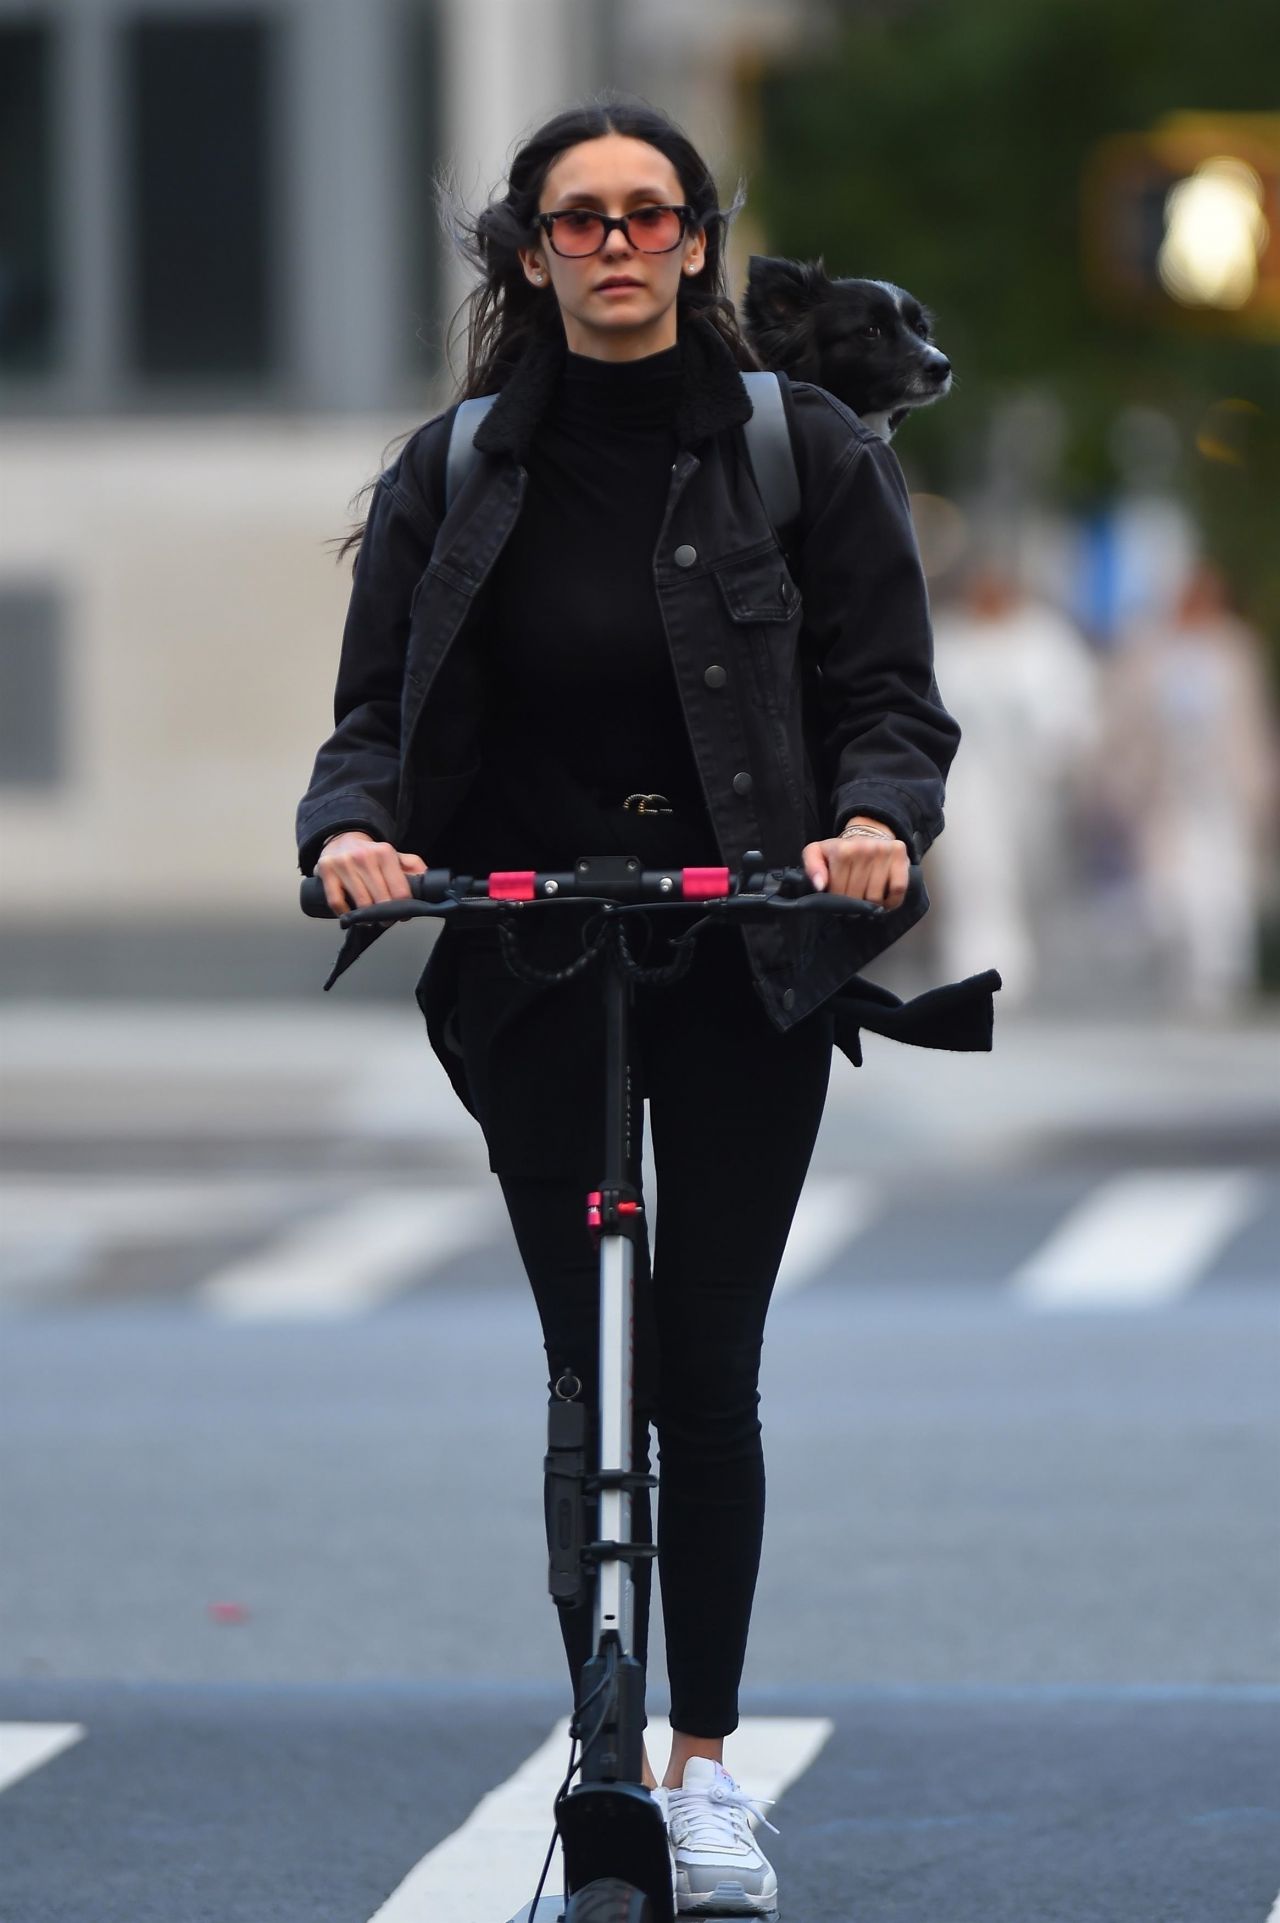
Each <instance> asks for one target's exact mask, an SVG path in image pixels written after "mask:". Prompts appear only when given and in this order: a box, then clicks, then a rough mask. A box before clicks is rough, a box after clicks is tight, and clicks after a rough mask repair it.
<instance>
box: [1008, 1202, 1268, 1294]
mask: <svg viewBox="0 0 1280 1923" xmlns="http://www.w3.org/2000/svg"><path fill="white" fill-rule="evenodd" d="M1262 1199H1263V1188H1262V1183H1261V1180H1260V1178H1259V1176H1258V1175H1257V1174H1256V1173H1255V1172H1254V1171H1252V1170H1249V1169H1175V1170H1169V1171H1166V1170H1150V1171H1136V1172H1134V1173H1132V1174H1129V1175H1118V1176H1115V1177H1114V1178H1113V1179H1112V1180H1110V1181H1107V1182H1102V1183H1100V1184H1099V1185H1098V1187H1097V1188H1094V1189H1092V1190H1090V1192H1089V1194H1088V1195H1086V1196H1084V1197H1082V1199H1081V1200H1080V1202H1079V1203H1078V1204H1077V1205H1076V1207H1075V1208H1074V1209H1072V1210H1071V1211H1070V1212H1069V1213H1068V1214H1067V1215H1066V1216H1065V1217H1064V1218H1063V1220H1062V1221H1061V1222H1059V1223H1058V1225H1057V1227H1056V1228H1055V1229H1054V1230H1053V1232H1052V1234H1051V1235H1050V1236H1049V1237H1048V1239H1047V1240H1046V1241H1045V1242H1043V1243H1042V1244H1041V1245H1040V1247H1039V1248H1038V1249H1036V1250H1035V1252H1034V1253H1033V1254H1032V1255H1031V1256H1029V1257H1028V1258H1027V1260H1026V1261H1025V1262H1023V1263H1022V1264H1021V1266H1020V1267H1019V1268H1017V1269H1015V1270H1014V1272H1013V1274H1012V1276H1011V1277H1010V1281H1011V1284H1012V1287H1013V1292H1014V1295H1015V1297H1016V1298H1017V1299H1018V1300H1019V1301H1020V1302H1021V1303H1022V1305H1023V1306H1025V1307H1026V1308H1030V1309H1075V1308H1145V1307H1149V1306H1151V1305H1152V1304H1154V1303H1160V1302H1167V1301H1169V1300H1171V1299H1172V1298H1173V1297H1174V1296H1178V1295H1182V1294H1184V1293H1185V1292H1186V1291H1187V1290H1188V1289H1189V1288H1191V1286H1192V1285H1193V1283H1194V1282H1195V1281H1196V1279H1197V1278H1198V1277H1199V1276H1200V1275H1202V1274H1203V1273H1204V1271H1205V1269H1206V1268H1207V1267H1208V1266H1209V1264H1210V1262H1212V1260H1213V1258H1214V1256H1215V1255H1216V1254H1217V1253H1218V1251H1219V1250H1220V1249H1221V1248H1222V1246H1223V1244H1224V1243H1225V1242H1226V1240H1227V1238H1228V1237H1229V1236H1231V1235H1234V1234H1235V1232H1236V1230H1237V1229H1239V1228H1240V1227H1241V1226H1242V1225H1243V1224H1244V1223H1245V1222H1247V1221H1248V1219H1249V1217H1250V1216H1251V1215H1252V1214H1253V1213H1254V1212H1255V1211H1256V1210H1257V1209H1258V1208H1259V1207H1260V1206H1261V1204H1262Z"/></svg>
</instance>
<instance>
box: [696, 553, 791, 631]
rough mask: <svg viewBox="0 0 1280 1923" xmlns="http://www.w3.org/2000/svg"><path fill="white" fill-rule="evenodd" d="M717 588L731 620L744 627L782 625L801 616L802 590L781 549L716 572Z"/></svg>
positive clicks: (724, 564) (725, 565) (726, 565)
mask: <svg viewBox="0 0 1280 1923" xmlns="http://www.w3.org/2000/svg"><path fill="white" fill-rule="evenodd" d="M715 577H716V586H717V587H718V588H719V590H720V593H721V595H722V597H723V599H724V605H725V609H726V611H727V613H728V615H729V619H730V620H731V621H735V622H738V623H740V624H741V625H742V626H744V627H754V626H756V625H757V624H761V625H764V626H770V627H772V626H775V625H780V624H782V623H784V622H789V621H792V620H794V619H795V618H796V617H797V616H798V615H799V613H800V590H799V588H798V587H797V586H796V584H795V582H794V581H793V580H792V578H791V575H790V574H789V573H788V571H787V564H786V562H785V561H784V560H783V558H782V552H781V550H780V549H779V548H776V547H775V548H767V549H765V550H764V551H763V552H762V553H758V554H750V555H747V556H745V557H744V558H742V559H739V560H732V561H724V562H722V563H721V565H720V566H719V567H718V568H717V569H716V570H715Z"/></svg>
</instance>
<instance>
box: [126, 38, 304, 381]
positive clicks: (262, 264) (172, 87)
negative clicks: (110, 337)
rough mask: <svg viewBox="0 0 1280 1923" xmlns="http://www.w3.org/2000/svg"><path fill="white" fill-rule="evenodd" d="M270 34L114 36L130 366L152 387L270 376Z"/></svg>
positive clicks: (273, 214) (274, 232)
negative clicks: (153, 381)
mask: <svg viewBox="0 0 1280 1923" xmlns="http://www.w3.org/2000/svg"><path fill="white" fill-rule="evenodd" d="M274 53H275V46H274V41H273V35H272V30H271V25H270V23H269V22H268V21H267V20H265V19H262V18H254V17H252V16H249V17H246V16H244V15H236V16H233V17H231V18H228V19H210V18H195V19H187V20H174V19H167V20H143V21H138V22H136V23H134V24H133V25H132V26H131V27H130V28H129V29H128V32H127V34H126V36H125V73H126V79H127V85H128V89H129V99H128V106H127V110H126V116H125V119H126V125H127V127H128V130H129V141H130V145H129V153H128V168H127V183H128V184H127V195H128V206H129V212H130V237H131V245H130V267H131V273H130V288H131V299H132V314H131V321H132V330H131V339H132V357H133V362H134V366H135V368H136V371H137V372H138V373H139V374H141V375H143V376H151V377H160V378H165V377H179V378H182V377H196V378H199V377H202V376H213V377H218V376H233V377H236V376H238V377H243V376H245V375H249V376H268V375H271V374H272V373H274V372H275V369H276V364H277V356H278V343H277V338H276V333H277V326H276V323H277V315H276V311H275V301H274V299H273V291H274V287H273V280H274V277H273V261H274V260H275V258H277V257H278V253H279V247H280V231H279V229H280V222H279V218H278V203H277V196H276V192H275V188H276V180H275V174H276V162H275V146H274V142H273V141H272V138H271V130H272V123H273V120H276V119H278V115H277V114H276V113H275V112H274V108H275V100H274V95H275V92H276V88H275V62H274V58H273V56H274Z"/></svg>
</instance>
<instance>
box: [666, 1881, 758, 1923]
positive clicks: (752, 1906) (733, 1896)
mask: <svg viewBox="0 0 1280 1923" xmlns="http://www.w3.org/2000/svg"><path fill="white" fill-rule="evenodd" d="M676 1914H677V1916H713V1917H714V1916H725V1917H730V1916H754V1917H759V1918H760V1923H779V1919H778V1909H777V1900H776V1898H774V1897H764V1898H760V1897H752V1896H748V1895H747V1892H746V1891H745V1890H744V1889H743V1887H742V1885H741V1883H717V1884H716V1887H715V1888H714V1890H703V1891H701V1892H700V1893H699V1894H698V1895H697V1896H688V1895H686V1894H684V1893H683V1892H677V1894H676Z"/></svg>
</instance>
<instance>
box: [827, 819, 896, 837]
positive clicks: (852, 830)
mask: <svg viewBox="0 0 1280 1923" xmlns="http://www.w3.org/2000/svg"><path fill="white" fill-rule="evenodd" d="M854 835H869V836H870V837H871V840H872V841H896V840H897V839H898V837H897V836H896V835H886V834H885V833H884V832H883V830H882V829H880V828H867V827H865V826H864V825H863V823H862V822H858V823H856V824H854V823H849V824H848V825H847V826H845V827H844V828H842V829H841V830H840V833H839V835H838V836H837V840H839V841H848V840H850V839H851V838H852V837H853V836H854Z"/></svg>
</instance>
